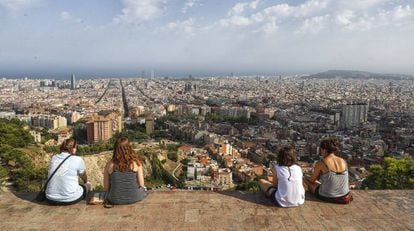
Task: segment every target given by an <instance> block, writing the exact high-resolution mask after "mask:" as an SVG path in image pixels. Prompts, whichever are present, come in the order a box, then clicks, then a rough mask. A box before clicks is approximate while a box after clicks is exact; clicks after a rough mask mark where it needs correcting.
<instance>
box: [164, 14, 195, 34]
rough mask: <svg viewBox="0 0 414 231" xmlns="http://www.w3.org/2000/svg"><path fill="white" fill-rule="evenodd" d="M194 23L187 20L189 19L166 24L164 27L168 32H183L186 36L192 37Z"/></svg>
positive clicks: (192, 20)
mask: <svg viewBox="0 0 414 231" xmlns="http://www.w3.org/2000/svg"><path fill="white" fill-rule="evenodd" d="M194 23H195V19H193V18H189V19H187V20H184V21H175V22H170V23H168V24H167V26H166V27H167V29H169V30H173V31H183V32H185V33H187V34H190V35H192V34H193V32H194Z"/></svg>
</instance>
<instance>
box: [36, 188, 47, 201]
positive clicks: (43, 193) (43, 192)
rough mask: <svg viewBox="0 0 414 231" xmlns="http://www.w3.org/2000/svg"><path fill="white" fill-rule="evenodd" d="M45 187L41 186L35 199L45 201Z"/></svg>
mask: <svg viewBox="0 0 414 231" xmlns="http://www.w3.org/2000/svg"><path fill="white" fill-rule="evenodd" d="M44 189H45V188H42V190H41V191H40V192H39V193H38V194H37V196H36V200H37V201H45V200H46V191H45V190H44Z"/></svg>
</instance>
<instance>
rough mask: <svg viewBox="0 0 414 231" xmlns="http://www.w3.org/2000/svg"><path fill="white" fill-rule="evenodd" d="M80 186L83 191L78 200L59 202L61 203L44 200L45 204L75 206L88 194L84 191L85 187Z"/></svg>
mask: <svg viewBox="0 0 414 231" xmlns="http://www.w3.org/2000/svg"><path fill="white" fill-rule="evenodd" d="M80 186H81V187H82V189H83V193H82V196H81V197H79V198H78V199H76V200H74V201H70V202H61V201H52V200H49V199H47V198H46V201H47V203H49V204H50V205H73V204H76V203H78V202H80V201H82V200H83V199H85V198H86V195H87V194H88V190H87V189H86V186H85V185H83V184H80Z"/></svg>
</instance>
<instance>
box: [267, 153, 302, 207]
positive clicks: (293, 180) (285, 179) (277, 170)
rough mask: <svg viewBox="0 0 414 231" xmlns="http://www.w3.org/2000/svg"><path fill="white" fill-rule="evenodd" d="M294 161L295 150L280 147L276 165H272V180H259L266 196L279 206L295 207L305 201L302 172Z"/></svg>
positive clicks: (295, 160)
mask: <svg viewBox="0 0 414 231" xmlns="http://www.w3.org/2000/svg"><path fill="white" fill-rule="evenodd" d="M296 162H297V157H296V150H295V149H294V148H292V147H284V148H282V149H281V150H280V151H279V154H278V156H277V165H274V166H272V171H273V180H272V182H270V181H267V180H264V179H261V180H260V181H259V185H260V188H261V190H262V191H263V192H264V193H265V194H266V196H267V197H270V198H271V200H272V201H273V202H274V203H276V204H277V205H279V206H281V207H295V206H299V205H302V204H303V203H305V189H304V188H303V183H302V178H303V173H302V169H301V167H300V166H298V165H297V164H296Z"/></svg>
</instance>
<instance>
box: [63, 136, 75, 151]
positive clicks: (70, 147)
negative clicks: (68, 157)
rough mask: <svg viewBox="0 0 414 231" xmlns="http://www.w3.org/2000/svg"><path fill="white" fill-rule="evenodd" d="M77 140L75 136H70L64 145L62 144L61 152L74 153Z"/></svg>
mask: <svg viewBox="0 0 414 231" xmlns="http://www.w3.org/2000/svg"><path fill="white" fill-rule="evenodd" d="M76 146H77V144H76V140H75V139H73V138H69V139H67V140H64V141H63V143H62V145H60V152H68V153H70V154H74V153H73V152H74V149H75V148H76Z"/></svg>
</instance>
